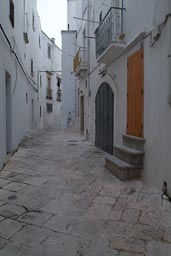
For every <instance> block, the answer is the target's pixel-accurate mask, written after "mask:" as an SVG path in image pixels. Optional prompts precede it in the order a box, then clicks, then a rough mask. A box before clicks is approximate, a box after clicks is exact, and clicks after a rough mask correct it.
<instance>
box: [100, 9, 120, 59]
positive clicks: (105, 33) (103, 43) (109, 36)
mask: <svg viewBox="0 0 171 256" xmlns="http://www.w3.org/2000/svg"><path fill="white" fill-rule="evenodd" d="M124 10H125V8H123V7H121V8H120V7H111V8H110V9H109V11H108V12H107V14H106V16H105V17H104V19H103V20H102V21H101V22H100V25H99V27H98V28H97V29H96V31H95V37H96V57H97V58H98V57H99V56H100V55H101V54H102V53H103V52H104V51H105V50H106V49H107V48H108V47H109V46H110V44H112V43H119V40H118V36H119V35H121V34H123V32H124V31H123V12H124Z"/></svg>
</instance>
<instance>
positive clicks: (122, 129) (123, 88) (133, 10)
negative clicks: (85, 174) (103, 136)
mask: <svg viewBox="0 0 171 256" xmlns="http://www.w3.org/2000/svg"><path fill="white" fill-rule="evenodd" d="M78 2H79V3H78V5H81V2H82V1H81V0H80V1H78ZM117 2H118V1H111V0H106V1H105V4H103V1H102V0H99V1H93V0H90V20H91V21H96V22H98V21H99V14H100V12H101V11H102V18H103V17H104V16H105V15H106V13H107V11H108V10H109V8H110V7H111V6H112V5H113V6H114V5H115V4H117ZM124 7H125V8H126V11H125V12H124V32H125V35H126V37H125V41H126V44H127V45H128V44H129V43H130V42H131V41H132V40H134V39H135V38H136V37H137V36H138V35H139V34H140V33H141V32H146V33H150V32H151V33H152V36H153V37H154V36H155V35H156V33H157V32H158V31H157V26H158V25H160V24H161V23H162V22H163V21H164V20H165V17H166V15H167V14H168V13H171V2H170V1H169V0H165V1H160V0H150V1H149V0H146V1H141V0H136V1H134V0H124ZM81 15H82V9H81V8H80V7H77V16H78V17H80V16H81ZM86 17H88V15H87V13H86V12H85V13H84V17H83V18H86ZM170 20H171V18H170V17H169V18H168V21H167V22H166V24H165V26H164V27H163V30H162V33H161V36H160V38H159V40H158V41H157V42H156V43H155V44H154V46H153V47H150V45H151V43H152V41H151V37H150V36H148V37H147V38H145V39H144V40H143V41H142V42H139V43H137V45H135V46H134V47H132V48H130V49H129V50H127V51H125V53H124V54H123V55H122V56H120V58H119V59H118V60H117V61H114V62H113V63H112V64H110V65H109V66H108V67H107V74H106V76H104V77H103V78H102V77H101V76H99V70H100V68H101V67H102V65H99V64H98V63H97V61H96V57H95V40H93V39H91V40H90V51H91V53H90V56H91V60H90V90H91V97H90V101H89V106H88V103H86V106H85V109H86V113H85V120H87V122H86V123H85V125H86V127H85V129H88V133H89V137H90V140H91V141H93V142H94V140H95V97H96V93H97V90H98V88H99V86H100V84H101V83H102V82H108V83H109V84H110V86H111V88H112V90H113V92H114V144H121V143H122V135H123V134H125V133H126V122H127V110H126V109H127V58H128V57H129V56H130V55H131V54H133V53H134V52H135V51H137V50H138V49H140V47H142V46H144V66H145V70H144V103H145V104H144V137H145V139H146V143H145V166H144V172H143V175H144V177H145V178H146V179H147V180H148V181H149V182H151V183H153V184H154V185H156V186H158V187H159V188H161V187H162V184H163V181H167V182H168V186H169V190H170V192H171V182H169V181H170V180H171V172H170V166H171V160H170V159H171V149H170V142H171V140H170V130H171V118H170V113H171V106H170V105H169V104H168V95H169V94H170V93H171V83H170V78H171V76H169V73H170V69H171V63H170V61H169V59H168V55H170V54H171V47H170V45H171V37H170V29H171V21H170ZM87 26H88V23H87V22H84V21H82V22H81V21H80V23H77V31H79V33H78V35H77V44H81V43H82V40H83V35H82V33H81V31H83V29H84V28H87ZM97 26H98V24H96V23H93V22H90V36H91V37H93V36H94V31H95V29H96V28H97ZM142 43H143V44H142ZM169 65H170V66H169ZM78 85H79V87H80V90H82V91H83V92H84V94H85V95H87V89H86V88H85V84H84V81H80V82H79V84H78ZM87 102H88V101H87Z"/></svg>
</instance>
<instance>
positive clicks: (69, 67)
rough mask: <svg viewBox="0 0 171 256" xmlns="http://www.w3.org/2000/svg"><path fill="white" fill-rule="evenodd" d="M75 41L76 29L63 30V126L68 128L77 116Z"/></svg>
mask: <svg viewBox="0 0 171 256" xmlns="http://www.w3.org/2000/svg"><path fill="white" fill-rule="evenodd" d="M68 42H69V43H68ZM75 43H76V32H75V31H72V30H70V31H62V71H63V73H62V128H66V127H67V126H68V124H69V122H70V121H71V119H72V118H74V117H75V116H76V78H75V75H74V72H73V59H74V56H75V49H76V46H75Z"/></svg>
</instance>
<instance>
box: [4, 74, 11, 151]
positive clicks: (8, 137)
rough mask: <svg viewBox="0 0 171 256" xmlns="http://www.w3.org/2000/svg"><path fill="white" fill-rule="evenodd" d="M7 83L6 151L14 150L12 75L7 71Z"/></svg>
mask: <svg viewBox="0 0 171 256" xmlns="http://www.w3.org/2000/svg"><path fill="white" fill-rule="evenodd" d="M5 85H6V153H7V154H9V153H11V151H12V114H11V76H10V74H9V73H8V72H5Z"/></svg>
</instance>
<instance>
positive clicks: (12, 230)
mask: <svg viewBox="0 0 171 256" xmlns="http://www.w3.org/2000/svg"><path fill="white" fill-rule="evenodd" d="M23 226H24V225H23V224H21V223H19V222H17V221H16V220H11V219H4V220H3V221H1V223H0V237H2V238H4V239H9V238H11V237H12V236H13V235H14V234H16V233H17V232H19V231H20V230H21V229H22V227H23Z"/></svg>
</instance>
